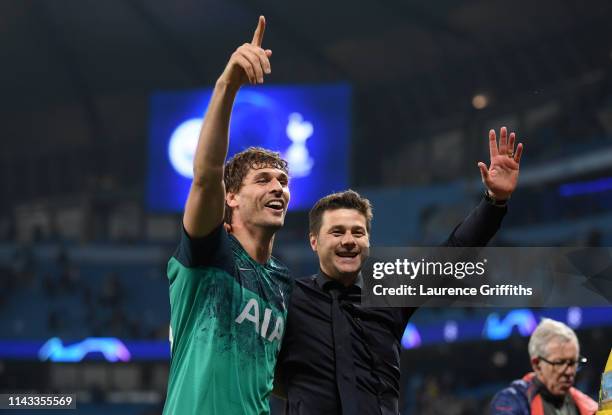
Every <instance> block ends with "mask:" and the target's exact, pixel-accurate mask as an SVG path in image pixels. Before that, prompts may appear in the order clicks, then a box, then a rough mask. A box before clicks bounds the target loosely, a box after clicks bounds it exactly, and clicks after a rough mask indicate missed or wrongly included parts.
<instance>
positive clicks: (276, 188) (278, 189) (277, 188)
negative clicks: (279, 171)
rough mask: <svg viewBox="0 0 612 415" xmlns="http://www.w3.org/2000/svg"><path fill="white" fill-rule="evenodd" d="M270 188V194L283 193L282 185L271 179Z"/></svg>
mask: <svg viewBox="0 0 612 415" xmlns="http://www.w3.org/2000/svg"><path fill="white" fill-rule="evenodd" d="M270 187H271V189H270V191H271V192H272V193H275V194H282V193H283V185H282V184H281V182H279V181H278V180H277V179H272V181H271V182H270Z"/></svg>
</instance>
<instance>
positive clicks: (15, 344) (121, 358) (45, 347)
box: [0, 307, 612, 363]
mask: <svg viewBox="0 0 612 415" xmlns="http://www.w3.org/2000/svg"><path fill="white" fill-rule="evenodd" d="M543 317H548V318H551V319H553V320H557V321H562V322H565V323H566V324H568V325H569V326H571V327H572V328H574V329H588V328H593V327H610V326H612V313H605V312H602V309H601V308H597V307H593V308H579V307H569V308H549V309H515V310H508V311H507V312H503V313H500V312H491V313H489V314H488V315H487V316H480V317H475V318H470V319H457V320H441V321H437V322H430V323H428V324H421V323H409V324H408V325H407V326H406V329H405V330H404V334H403V336H402V341H401V343H402V346H403V348H404V349H417V348H420V347H426V346H432V345H436V344H444V343H457V342H466V341H499V340H505V339H508V338H510V337H511V336H512V335H514V334H517V335H520V336H522V337H528V336H530V335H531V333H532V332H533V330H534V329H535V327H536V325H537V323H538V322H539V321H540V320H541V319H542V318H543ZM169 358H170V343H169V342H168V340H156V341H150V340H140V341H134V340H121V339H117V338H112V337H107V338H91V337H90V338H87V339H84V340H82V341H66V340H60V339H58V338H51V339H48V340H31V341H24V340H0V359H8V360H38V361H53V362H79V361H87V360H105V361H107V362H111V363H113V362H127V361H155V360H167V359H169Z"/></svg>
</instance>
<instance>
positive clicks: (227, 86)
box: [215, 75, 240, 94]
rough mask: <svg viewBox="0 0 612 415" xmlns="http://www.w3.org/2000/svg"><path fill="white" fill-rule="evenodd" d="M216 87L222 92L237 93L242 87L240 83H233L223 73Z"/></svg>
mask: <svg viewBox="0 0 612 415" xmlns="http://www.w3.org/2000/svg"><path fill="white" fill-rule="evenodd" d="M215 89H216V90H219V91H220V92H228V93H233V94H235V93H237V92H238V90H239V89H240V85H235V84H232V83H231V82H229V81H228V80H227V79H226V78H225V77H224V76H223V75H221V76H220V77H219V79H217V82H216V83H215Z"/></svg>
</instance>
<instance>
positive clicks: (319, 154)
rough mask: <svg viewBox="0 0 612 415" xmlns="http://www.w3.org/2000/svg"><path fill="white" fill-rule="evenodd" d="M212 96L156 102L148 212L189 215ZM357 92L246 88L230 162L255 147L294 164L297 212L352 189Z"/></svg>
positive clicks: (193, 94) (167, 95)
mask: <svg viewBox="0 0 612 415" xmlns="http://www.w3.org/2000/svg"><path fill="white" fill-rule="evenodd" d="M211 93H212V89H205V90H198V91H188V92H161V93H156V94H154V95H153V97H152V99H151V111H150V113H151V115H150V125H149V169H148V180H147V206H148V207H149V209H150V210H152V211H157V212H182V211H183V208H184V205H185V200H186V198H187V193H188V191H189V186H190V184H191V177H190V175H191V168H192V167H191V166H192V164H191V162H192V158H193V153H194V151H195V145H196V143H197V133H198V132H199V127H200V125H201V120H202V117H203V114H204V112H205V110H206V107H207V105H208V101H209V99H210V96H211ZM350 102H351V89H350V86H349V85H347V84H329V85H311V86H261V87H250V88H243V89H241V90H240V92H239V93H238V96H237V97H236V102H235V104H234V110H233V112H232V118H231V124H230V143H229V150H228V157H230V156H231V155H233V154H235V153H237V152H239V151H241V150H244V149H245V148H247V147H249V146H261V147H265V148H268V149H271V150H274V151H278V152H280V153H281V154H282V155H283V157H284V158H285V159H287V160H288V162H289V170H290V176H291V182H290V189H291V202H290V204H289V209H290V210H308V209H310V208H311V207H312V205H313V204H314V202H316V201H317V200H318V199H319V198H320V197H322V196H324V195H326V194H328V193H331V192H334V191H339V190H344V189H346V188H347V187H348V154H349V134H350V119H351V117H350Z"/></svg>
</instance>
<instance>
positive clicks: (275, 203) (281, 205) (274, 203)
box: [266, 201, 283, 209]
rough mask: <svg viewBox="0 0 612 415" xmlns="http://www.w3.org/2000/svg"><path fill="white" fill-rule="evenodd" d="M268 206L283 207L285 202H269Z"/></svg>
mask: <svg viewBox="0 0 612 415" xmlns="http://www.w3.org/2000/svg"><path fill="white" fill-rule="evenodd" d="M266 206H269V207H273V208H279V209H282V207H283V204H282V203H281V202H279V201H274V202H268V203H267V204H266Z"/></svg>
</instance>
